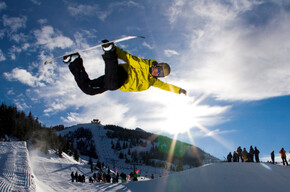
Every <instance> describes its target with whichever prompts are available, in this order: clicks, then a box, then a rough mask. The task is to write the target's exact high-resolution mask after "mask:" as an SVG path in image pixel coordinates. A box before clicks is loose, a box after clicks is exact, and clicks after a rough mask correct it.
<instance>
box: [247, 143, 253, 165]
mask: <svg viewBox="0 0 290 192" xmlns="http://www.w3.org/2000/svg"><path fill="white" fill-rule="evenodd" d="M248 155H249V158H248V161H249V162H254V149H253V146H252V145H251V146H250V150H249V154H248Z"/></svg>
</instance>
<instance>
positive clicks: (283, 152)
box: [271, 147, 288, 166]
mask: <svg viewBox="0 0 290 192" xmlns="http://www.w3.org/2000/svg"><path fill="white" fill-rule="evenodd" d="M279 153H280V154H281V159H282V162H283V165H286V166H288V161H287V156H286V151H285V149H284V148H283V147H282V149H281V150H280V151H279ZM271 160H272V163H273V164H275V151H272V152H271Z"/></svg>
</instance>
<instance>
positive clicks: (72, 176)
mask: <svg viewBox="0 0 290 192" xmlns="http://www.w3.org/2000/svg"><path fill="white" fill-rule="evenodd" d="M70 176H71V182H74V180H75V175H74V172H73V171H72V172H71V174H70Z"/></svg>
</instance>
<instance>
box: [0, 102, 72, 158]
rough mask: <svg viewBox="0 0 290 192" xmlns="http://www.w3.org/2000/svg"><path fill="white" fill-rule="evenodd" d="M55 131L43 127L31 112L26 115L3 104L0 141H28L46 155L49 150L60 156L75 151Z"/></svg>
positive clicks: (1, 108) (13, 107)
mask: <svg viewBox="0 0 290 192" xmlns="http://www.w3.org/2000/svg"><path fill="white" fill-rule="evenodd" d="M57 127H59V126H57ZM60 127H62V126H60ZM55 130H56V129H53V128H47V127H45V126H43V125H41V123H40V122H39V120H38V118H35V117H34V116H33V115H32V114H31V112H30V113H29V114H28V115H26V114H25V113H24V112H23V111H19V110H18V109H17V107H16V106H7V105H6V104H5V103H2V104H1V107H0V139H1V140H2V141H5V140H6V138H7V137H8V138H11V139H15V140H17V141H27V143H28V145H32V147H34V148H38V149H40V150H41V151H43V152H44V153H48V150H49V149H54V150H55V151H56V153H57V154H58V155H59V156H61V154H62V152H66V153H69V152H73V151H75V149H73V148H72V147H70V146H69V145H68V142H67V141H66V140H65V139H64V138H63V137H61V136H57V134H56V131H55Z"/></svg>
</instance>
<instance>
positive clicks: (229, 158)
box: [227, 152, 233, 162]
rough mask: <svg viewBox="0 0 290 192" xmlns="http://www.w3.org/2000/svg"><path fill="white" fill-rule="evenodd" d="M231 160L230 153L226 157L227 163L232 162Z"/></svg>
mask: <svg viewBox="0 0 290 192" xmlns="http://www.w3.org/2000/svg"><path fill="white" fill-rule="evenodd" d="M232 158H233V156H232V153H231V152H230V153H229V154H228V156H227V160H228V162H232Z"/></svg>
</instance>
